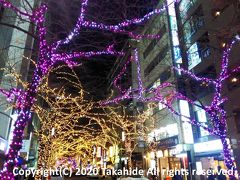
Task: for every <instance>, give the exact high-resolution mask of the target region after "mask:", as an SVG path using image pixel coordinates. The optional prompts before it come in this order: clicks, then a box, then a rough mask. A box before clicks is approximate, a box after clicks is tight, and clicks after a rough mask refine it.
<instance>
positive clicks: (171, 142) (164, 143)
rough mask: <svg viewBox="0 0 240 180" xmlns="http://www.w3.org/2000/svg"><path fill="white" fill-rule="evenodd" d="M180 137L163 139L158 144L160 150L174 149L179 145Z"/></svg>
mask: <svg viewBox="0 0 240 180" xmlns="http://www.w3.org/2000/svg"><path fill="white" fill-rule="evenodd" d="M178 142H179V141H178V136H173V137H170V138H166V139H162V140H161V141H159V143H158V148H163V147H172V146H176V145H177V144H178Z"/></svg>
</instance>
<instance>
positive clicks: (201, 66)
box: [178, 0, 240, 166]
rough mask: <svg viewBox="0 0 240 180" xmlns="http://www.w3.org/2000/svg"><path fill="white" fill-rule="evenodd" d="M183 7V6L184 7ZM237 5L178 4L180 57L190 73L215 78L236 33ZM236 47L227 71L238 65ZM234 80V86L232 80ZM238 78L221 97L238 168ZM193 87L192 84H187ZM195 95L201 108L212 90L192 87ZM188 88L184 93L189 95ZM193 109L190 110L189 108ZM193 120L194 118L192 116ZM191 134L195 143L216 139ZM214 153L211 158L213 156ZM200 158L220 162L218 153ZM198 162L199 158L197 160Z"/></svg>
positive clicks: (220, 0)
mask: <svg viewBox="0 0 240 180" xmlns="http://www.w3.org/2000/svg"><path fill="white" fill-rule="evenodd" d="M184 4H185V5H184ZM239 7H240V6H239V1H235V0H230V1H225V0H215V1H211V0H182V1H180V3H179V16H178V17H179V18H178V19H179V22H178V23H179V29H180V31H179V34H180V40H181V49H182V54H183V57H184V59H185V61H184V64H185V67H186V68H188V69H191V70H192V71H193V72H195V73H196V74H199V75H203V76H208V77H212V78H217V75H218V74H219V72H220V70H221V67H220V65H221V64H220V60H221V57H222V52H223V48H224V47H225V45H226V43H227V42H229V40H230V39H231V38H232V37H234V36H235V35H236V34H237V33H239V24H240V18H239V10H240V9H239ZM239 47H240V46H239V45H237V46H236V47H235V48H234V49H233V52H232V55H231V57H230V68H231V67H234V66H236V65H239V58H238V57H239ZM233 78H236V82H235V81H234V82H232V79H233ZM238 78H239V75H237V74H236V75H234V76H233V77H231V78H230V79H229V80H228V81H226V83H225V86H226V87H225V90H224V92H223V94H224V95H225V96H227V97H228V98H229V99H228V101H227V102H226V103H225V105H224V108H225V109H226V110H227V116H228V132H229V138H230V140H231V143H232V144H233V146H232V147H233V150H234V157H235V160H236V163H237V165H238V166H239V162H240V159H239V150H238V149H239V147H238V146H237V144H239V143H238V142H239V139H240V136H239V126H237V125H238V119H239V116H238V109H239V101H238V102H237V100H236V99H237V98H236V97H237V94H239V93H240V89H239V83H240V82H239V79H238ZM191 85H194V86H195V85H196V84H191ZM197 87H198V91H195V94H196V97H197V99H200V100H201V101H202V103H203V104H209V103H210V102H211V101H212V92H213V90H214V89H212V88H211V87H206V86H204V85H200V86H199V85H196V86H195V89H197ZM189 89H191V87H189V86H188V92H191V90H189ZM193 109H194V108H193ZM195 118H200V119H199V120H201V118H202V117H197V116H196V114H195ZM196 132H197V133H195V142H196V143H198V142H207V141H209V142H212V140H214V139H217V137H214V136H211V135H205V136H201V135H199V132H200V130H199V129H197V131H196ZM214 153H215V155H213V154H214ZM202 156H203V157H207V156H209V157H214V158H215V159H220V160H223V157H222V155H221V152H217V150H216V151H214V150H212V151H208V152H205V156H204V155H202ZM198 159H200V158H198Z"/></svg>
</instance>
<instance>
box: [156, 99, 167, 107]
mask: <svg viewBox="0 0 240 180" xmlns="http://www.w3.org/2000/svg"><path fill="white" fill-rule="evenodd" d="M164 101H165V102H164V103H166V100H165V99H164ZM165 107H166V106H165V105H164V104H163V103H161V102H159V103H158V109H159V110H162V109H164V108H165Z"/></svg>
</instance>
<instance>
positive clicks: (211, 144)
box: [194, 139, 229, 153]
mask: <svg viewBox="0 0 240 180" xmlns="http://www.w3.org/2000/svg"><path fill="white" fill-rule="evenodd" d="M227 141H228V144H229V139H227ZM222 150H223V145H222V142H221V140H220V139H217V140H213V141H207V142H202V143H196V144H194V151H195V153H200V152H209V151H222Z"/></svg>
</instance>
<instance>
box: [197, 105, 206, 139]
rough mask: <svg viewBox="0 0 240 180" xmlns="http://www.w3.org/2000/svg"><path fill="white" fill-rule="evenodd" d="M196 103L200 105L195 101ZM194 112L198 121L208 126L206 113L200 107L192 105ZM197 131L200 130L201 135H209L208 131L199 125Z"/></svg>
mask: <svg viewBox="0 0 240 180" xmlns="http://www.w3.org/2000/svg"><path fill="white" fill-rule="evenodd" d="M196 104H199V105H200V103H197V102H196ZM194 114H195V118H196V119H197V121H198V122H201V123H202V124H203V125H205V126H208V125H207V115H206V112H205V111H204V110H203V109H202V108H200V107H198V106H194ZM199 132H200V136H201V137H204V136H208V135H209V132H208V131H206V130H204V129H203V128H201V127H199Z"/></svg>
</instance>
